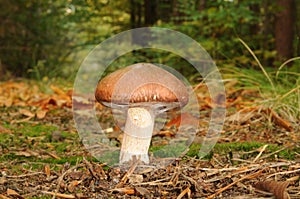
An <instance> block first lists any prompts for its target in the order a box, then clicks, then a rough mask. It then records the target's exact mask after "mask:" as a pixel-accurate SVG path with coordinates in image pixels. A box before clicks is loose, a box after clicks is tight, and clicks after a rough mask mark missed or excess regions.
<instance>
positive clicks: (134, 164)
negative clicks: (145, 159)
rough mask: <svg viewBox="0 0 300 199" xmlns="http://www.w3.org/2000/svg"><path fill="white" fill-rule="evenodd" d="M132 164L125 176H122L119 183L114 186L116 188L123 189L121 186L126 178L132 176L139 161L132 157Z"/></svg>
mask: <svg viewBox="0 0 300 199" xmlns="http://www.w3.org/2000/svg"><path fill="white" fill-rule="evenodd" d="M133 162H134V163H133V164H132V166H131V167H130V169H129V170H128V171H127V172H126V173H125V175H124V176H123V178H122V179H121V180H120V182H119V183H118V184H117V185H116V188H120V187H123V185H124V184H125V183H126V181H127V180H128V177H129V176H130V175H131V174H133V172H134V171H135V169H136V167H137V165H138V164H139V160H136V157H135V156H133Z"/></svg>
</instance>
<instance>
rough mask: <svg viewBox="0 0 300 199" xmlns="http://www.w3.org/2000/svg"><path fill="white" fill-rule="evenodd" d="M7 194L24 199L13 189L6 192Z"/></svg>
mask: <svg viewBox="0 0 300 199" xmlns="http://www.w3.org/2000/svg"><path fill="white" fill-rule="evenodd" d="M6 194H7V195H8V196H16V197H18V198H23V197H22V196H21V195H20V194H19V193H18V192H16V191H15V190H13V189H9V188H8V189H7V190H6Z"/></svg>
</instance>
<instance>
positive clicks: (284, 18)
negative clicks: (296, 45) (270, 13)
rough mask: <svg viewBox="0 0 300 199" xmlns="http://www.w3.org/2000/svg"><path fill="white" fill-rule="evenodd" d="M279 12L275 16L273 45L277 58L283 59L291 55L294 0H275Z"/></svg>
mask: <svg viewBox="0 0 300 199" xmlns="http://www.w3.org/2000/svg"><path fill="white" fill-rule="evenodd" d="M276 3H277V6H278V7H279V12H278V13H277V14H276V17H275V47H276V51H277V53H278V54H277V60H281V61H282V60H285V59H289V58H292V57H293V37H294V23H295V21H294V14H295V10H294V8H295V1H294V0H277V1H276Z"/></svg>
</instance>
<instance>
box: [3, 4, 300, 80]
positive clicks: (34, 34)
mask: <svg viewBox="0 0 300 199" xmlns="http://www.w3.org/2000/svg"><path fill="white" fill-rule="evenodd" d="M0 7H1V13H0V38H1V39H0V72H1V74H2V76H3V75H4V74H7V73H10V74H12V75H14V76H25V77H34V78H42V77H44V76H47V77H51V76H57V75H59V76H62V77H64V76H65V77H68V76H70V72H73V73H75V72H76V69H78V67H79V64H80V62H81V61H82V59H83V58H84V56H85V55H87V52H88V51H89V50H90V49H91V48H92V47H94V46H95V45H97V44H99V43H100V42H101V41H103V40H105V39H106V38H109V37H110V36H112V35H114V34H116V33H119V32H121V31H123V30H128V29H130V28H137V27H143V26H159V27H167V28H172V29H174V30H178V31H181V32H183V33H185V34H187V35H189V36H190V37H192V38H193V39H195V40H196V41H198V42H199V43H200V44H201V45H202V46H203V47H204V48H205V49H206V50H207V51H208V52H209V53H210V55H211V56H212V58H213V59H214V60H215V61H216V62H217V64H218V66H219V67H226V65H230V64H231V65H236V66H238V67H242V68H256V67H257V64H255V63H254V62H255V61H254V60H253V59H252V57H251V56H249V52H248V51H247V50H246V49H245V48H244V46H243V45H241V43H240V41H239V40H238V38H242V39H243V40H244V41H245V42H246V43H247V44H248V45H249V46H250V48H251V49H252V50H253V52H254V53H255V54H256V55H257V57H258V58H259V59H260V60H261V62H262V63H263V64H264V65H265V66H266V67H277V66H278V64H277V63H276V61H282V60H286V59H289V58H291V57H295V56H299V54H300V41H299V38H300V30H299V27H300V26H299V25H300V20H299V11H300V5H299V1H297V0H276V1H273V0H264V1H261V0H214V1H212V0H126V1H123V0H114V1H110V0H85V1H76V0H15V1H10V0H2V1H0ZM162 57H163V59H162ZM149 59H150V60H153V61H157V62H162V63H169V64H170V65H173V66H174V67H175V68H177V69H179V70H181V71H185V70H186V68H185V67H184V65H185V64H186V63H185V62H184V60H182V59H181V58H180V57H176V56H167V55H166V53H164V52H159V56H158V55H157V52H156V53H153V52H150V51H146V50H145V51H141V52H135V53H134V57H133V58H131V59H130V61H128V62H138V61H143V60H149ZM298 68H299V67H298ZM187 70H190V69H187ZM298 70H299V69H298ZM185 72H186V73H187V74H188V73H191V74H192V73H193V71H192V70H191V71H185ZM0 78H1V75H0Z"/></svg>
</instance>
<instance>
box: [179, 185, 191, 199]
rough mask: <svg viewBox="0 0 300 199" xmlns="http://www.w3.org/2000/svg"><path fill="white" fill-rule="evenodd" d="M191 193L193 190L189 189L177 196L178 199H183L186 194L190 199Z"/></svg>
mask: <svg viewBox="0 0 300 199" xmlns="http://www.w3.org/2000/svg"><path fill="white" fill-rule="evenodd" d="M191 192H192V191H191V189H190V188H189V187H187V188H186V189H184V190H183V191H182V192H181V193H180V194H179V195H178V196H177V198H176V199H181V198H182V197H183V196H185V194H187V195H188V198H191Z"/></svg>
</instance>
